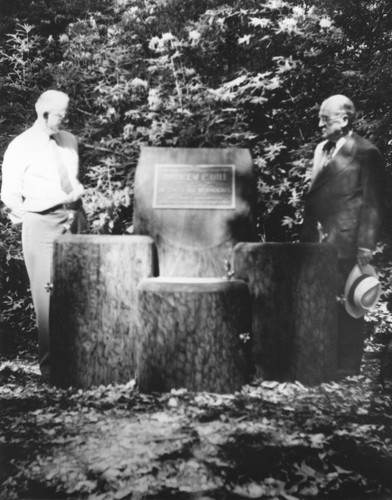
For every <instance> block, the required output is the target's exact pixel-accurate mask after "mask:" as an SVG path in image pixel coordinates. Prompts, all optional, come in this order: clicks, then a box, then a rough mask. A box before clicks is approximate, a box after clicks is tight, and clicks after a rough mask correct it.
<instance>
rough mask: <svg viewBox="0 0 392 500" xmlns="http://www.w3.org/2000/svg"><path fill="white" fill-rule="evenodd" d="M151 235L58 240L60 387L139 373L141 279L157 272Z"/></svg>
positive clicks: (54, 318) (55, 333) (55, 337)
mask: <svg viewBox="0 0 392 500" xmlns="http://www.w3.org/2000/svg"><path fill="white" fill-rule="evenodd" d="M154 248H155V247H154V244H153V241H152V239H151V238H150V237H148V236H99V235H69V236H62V237H60V238H59V239H58V240H57V241H56V242H55V248H54V256H53V279H52V281H53V290H52V295H51V312H50V356H51V358H50V359H51V380H52V382H53V383H54V384H55V385H58V386H60V387H68V386H74V387H81V388H88V387H91V386H96V385H101V384H102V385H107V384H111V383H125V382H128V381H129V380H130V379H131V378H133V377H134V376H135V338H136V330H137V319H138V306H137V286H138V284H139V282H140V281H141V280H142V279H144V278H146V277H149V276H153V274H154V265H153V262H154V258H155V250H154Z"/></svg>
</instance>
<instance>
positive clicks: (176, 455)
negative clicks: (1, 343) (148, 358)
mask: <svg viewBox="0 0 392 500" xmlns="http://www.w3.org/2000/svg"><path fill="white" fill-rule="evenodd" d="M372 366H373V365H370V364H369V365H368V368H369V370H370V371H369V373H370V376H368V374H366V376H365V375H361V376H359V377H350V378H348V379H345V380H344V381H343V382H342V383H339V384H338V383H336V382H332V383H329V384H321V385H320V386H316V387H306V386H304V385H302V384H300V383H298V382H292V383H289V382H283V383H282V382H276V381H262V380H259V381H256V382H255V383H254V384H252V385H249V386H246V387H244V388H243V390H242V391H241V392H238V393H236V394H231V395H230V394H229V395H220V394H212V393H190V392H188V391H187V390H186V389H177V390H172V391H171V392H170V393H165V394H152V395H146V394H140V393H138V391H137V388H136V385H135V381H129V383H128V384H123V385H113V386H107V387H104V386H100V387H96V388H92V389H89V390H86V391H82V390H76V389H72V388H71V389H67V390H61V389H57V388H54V387H50V386H49V385H46V384H42V383H41V382H40V379H39V377H38V374H37V369H36V367H35V366H33V365H32V364H31V363H30V364H29V363H28V362H26V363H25V365H23V363H22V362H21V361H20V360H19V361H18V363H17V364H15V365H14V364H13V363H11V362H7V363H6V364H5V365H2V366H0V380H2V381H3V385H1V386H0V401H1V407H0V416H1V419H2V428H1V431H0V459H1V458H2V457H1V453H2V452H4V453H6V454H8V456H10V457H11V456H12V459H11V461H10V464H9V467H7V469H6V470H5V472H1V471H0V480H1V481H2V483H3V484H2V489H1V494H0V498H1V499H4V500H5V499H7V500H10V499H12V498H21V497H22V498H23V497H26V496H27V497H28V494H29V492H31V491H32V490H31V488H32V486H31V485H32V484H35V485H40V486H39V488H40V491H41V492H43V493H42V495H44V494H45V491H46V492H47V493H46V497H50V494H49V492H53V491H56V492H57V493H56V495H60V497H61V495H63V497H66V496H72V497H76V498H84V499H89V500H113V499H114V500H130V499H132V500H136V499H140V500H142V499H144V498H147V497H148V499H149V500H150V499H151V500H153V499H154V498H155V499H156V500H159V499H162V498H167V497H168V496H173V498H174V496H175V495H176V494H178V495H189V498H200V499H201V498H205V499H213V498H234V497H235V498H258V499H275V500H298V499H300V500H303V499H308V498H309V499H310V498H319V497H320V496H323V495H324V496H325V495H329V498H334V496H335V497H336V498H337V497H339V496H340V498H342V497H344V495H346V494H347V496H349V494H350V495H351V496H352V498H355V497H356V495H359V494H360V495H361V496H363V497H364V498H366V497H368V498H372V495H374V494H375V492H377V494H378V493H380V492H383V491H384V492H386V491H388V490H389V488H391V487H392V479H391V478H390V477H389V476H390V472H388V471H389V470H391V466H392V426H391V425H390V424H391V419H392V411H391V409H392V405H391V399H390V397H389V395H388V394H387V393H384V392H382V390H381V387H380V386H379V385H378V384H377V383H376V381H375V377H374V376H372V373H374V370H373V372H372V370H371V369H370V368H372ZM1 376H2V378H1ZM176 492H177V493H176ZM347 492H348V493H347ZM350 492H351V493H350ZM192 495H193V496H192ZM35 498H44V496H41V497H38V496H37V495H36V496H35ZM178 498H180V497H178ZM181 498H188V497H187V496H182V497H181Z"/></svg>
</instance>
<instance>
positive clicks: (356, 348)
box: [338, 259, 365, 375]
mask: <svg viewBox="0 0 392 500" xmlns="http://www.w3.org/2000/svg"><path fill="white" fill-rule="evenodd" d="M355 264H356V260H355V259H347V260H343V259H341V260H339V261H338V271H339V295H342V294H343V292H344V287H345V284H346V281H347V278H348V275H349V274H350V272H351V270H352V268H353V267H354V266H355ZM364 327H365V322H364V319H363V317H361V318H353V317H352V316H350V315H349V314H348V312H347V311H346V309H345V307H344V304H341V303H339V304H338V370H339V372H340V373H341V374H342V375H355V374H358V373H359V371H360V368H361V362H362V355H363V349H364V343H365V328H364Z"/></svg>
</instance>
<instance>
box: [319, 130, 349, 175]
mask: <svg viewBox="0 0 392 500" xmlns="http://www.w3.org/2000/svg"><path fill="white" fill-rule="evenodd" d="M348 135H351V132H349V134H348ZM346 141H347V136H344V137H341V138H340V139H339V140H338V141H336V146H335V149H334V151H333V153H332V158H333V157H334V156H335V155H336V153H337V152H338V151H339V149H340V148H341V147H342V146H343V145H344V144H345V142H346ZM327 142H328V139H327V140H325V141H322V142H320V144H318V145H317V147H316V149H315V152H314V158H313V169H312V177H311V184H313V182H314V180H315V178H316V177H317V176H318V174H319V172H320V171H321V170H322V169H323V168H324V167H325V165H326V163H327V161H326V160H327V155H328V153H327V152H326V151H325V150H324V146H325V145H326V144H327Z"/></svg>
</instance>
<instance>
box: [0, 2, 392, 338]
mask: <svg viewBox="0 0 392 500" xmlns="http://www.w3.org/2000/svg"><path fill="white" fill-rule="evenodd" d="M0 63H1V64H0V121H1V134H0V155H2V154H3V153H4V150H5V148H6V146H7V144H8V143H9V141H10V140H11V139H12V138H13V137H14V136H15V135H17V134H18V133H20V132H21V131H22V130H23V129H25V128H27V127H28V126H30V125H31V124H32V122H33V121H34V119H35V114H34V106H33V104H34V102H35V100H36V98H37V96H38V95H39V94H40V93H41V92H42V91H43V90H46V89H47V88H58V89H61V90H64V91H65V92H67V93H68V94H69V95H70V97H71V100H72V108H71V113H70V117H69V124H68V128H69V130H71V131H72V132H73V133H75V134H76V135H77V136H78V137H79V140H80V158H81V172H82V181H83V183H84V185H85V186H86V188H87V195H86V197H85V206H86V210H87V212H88V215H89V218H90V220H91V225H92V231H93V232H94V233H97V234H98V233H100V234H128V233H132V215H133V213H132V204H133V178H134V173H135V168H136V165H137V161H138V157H139V153H140V149H141V148H142V147H143V146H174V147H244V148H249V149H250V150H251V153H252V157H253V160H254V166H255V173H256V180H257V192H258V198H257V226H258V233H259V237H260V240H265V241H296V239H297V237H298V228H299V226H300V224H301V221H302V201H303V194H304V191H305V190H306V188H307V183H308V180H309V165H310V161H311V158H312V151H313V149H314V146H315V144H316V143H317V141H318V140H319V135H318V131H317V112H318V106H319V105H320V103H321V101H322V100H323V99H324V98H326V97H327V96H328V95H331V94H335V93H343V94H346V95H348V96H349V97H351V98H352V99H353V100H354V101H355V103H356V105H357V108H358V111H359V113H358V121H357V130H358V132H359V133H361V134H363V135H365V136H366V137H368V138H370V139H371V140H372V141H374V142H375V143H376V144H377V146H378V147H379V148H380V149H381V151H382V153H383V154H384V156H385V158H386V165H387V172H388V174H389V177H390V176H391V175H390V163H391V158H392V152H391V148H390V142H391V141H392V128H391V122H392V110H391V101H390V88H391V80H392V7H391V6H390V3H389V1H388V0H374V1H371V2H369V1H366V0H350V1H345V0H327V1H321V0H312V1H308V0H306V1H301V2H300V1H294V0H263V1H260V0H241V1H239V0H226V1H224V0H201V1H198V2H194V1H193V0H97V1H93V0H82V1H80V0H51V1H49V0H34V1H32V0H17V1H14V2H7V1H6V0H0ZM0 234H1V243H0V254H1V255H0V260H1V266H0V267H1V269H2V271H1V272H2V273H3V277H2V282H3V283H5V286H4V287H3V293H2V297H0V298H1V301H2V305H3V308H2V310H3V313H2V314H3V323H5V324H7V325H8V327H9V328H10V329H23V330H24V331H28V330H31V329H33V326H32V322H31V312H32V309H31V304H30V302H29V299H28V295H27V294H26V274H25V271H24V267H23V261H22V258H21V253H20V229H18V228H15V227H13V226H11V225H10V223H9V222H8V220H7V217H6V215H5V214H0ZM389 274H390V273H389V268H388V267H387V268H386V271H385V272H384V279H385V280H386V283H389ZM0 295H1V294H0ZM386 298H388V297H387V296H386ZM21 313H22V314H21ZM381 314H383V315H384V316H383V317H384V319H386V318H387V316H388V311H387V310H386V309H384V313H381Z"/></svg>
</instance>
